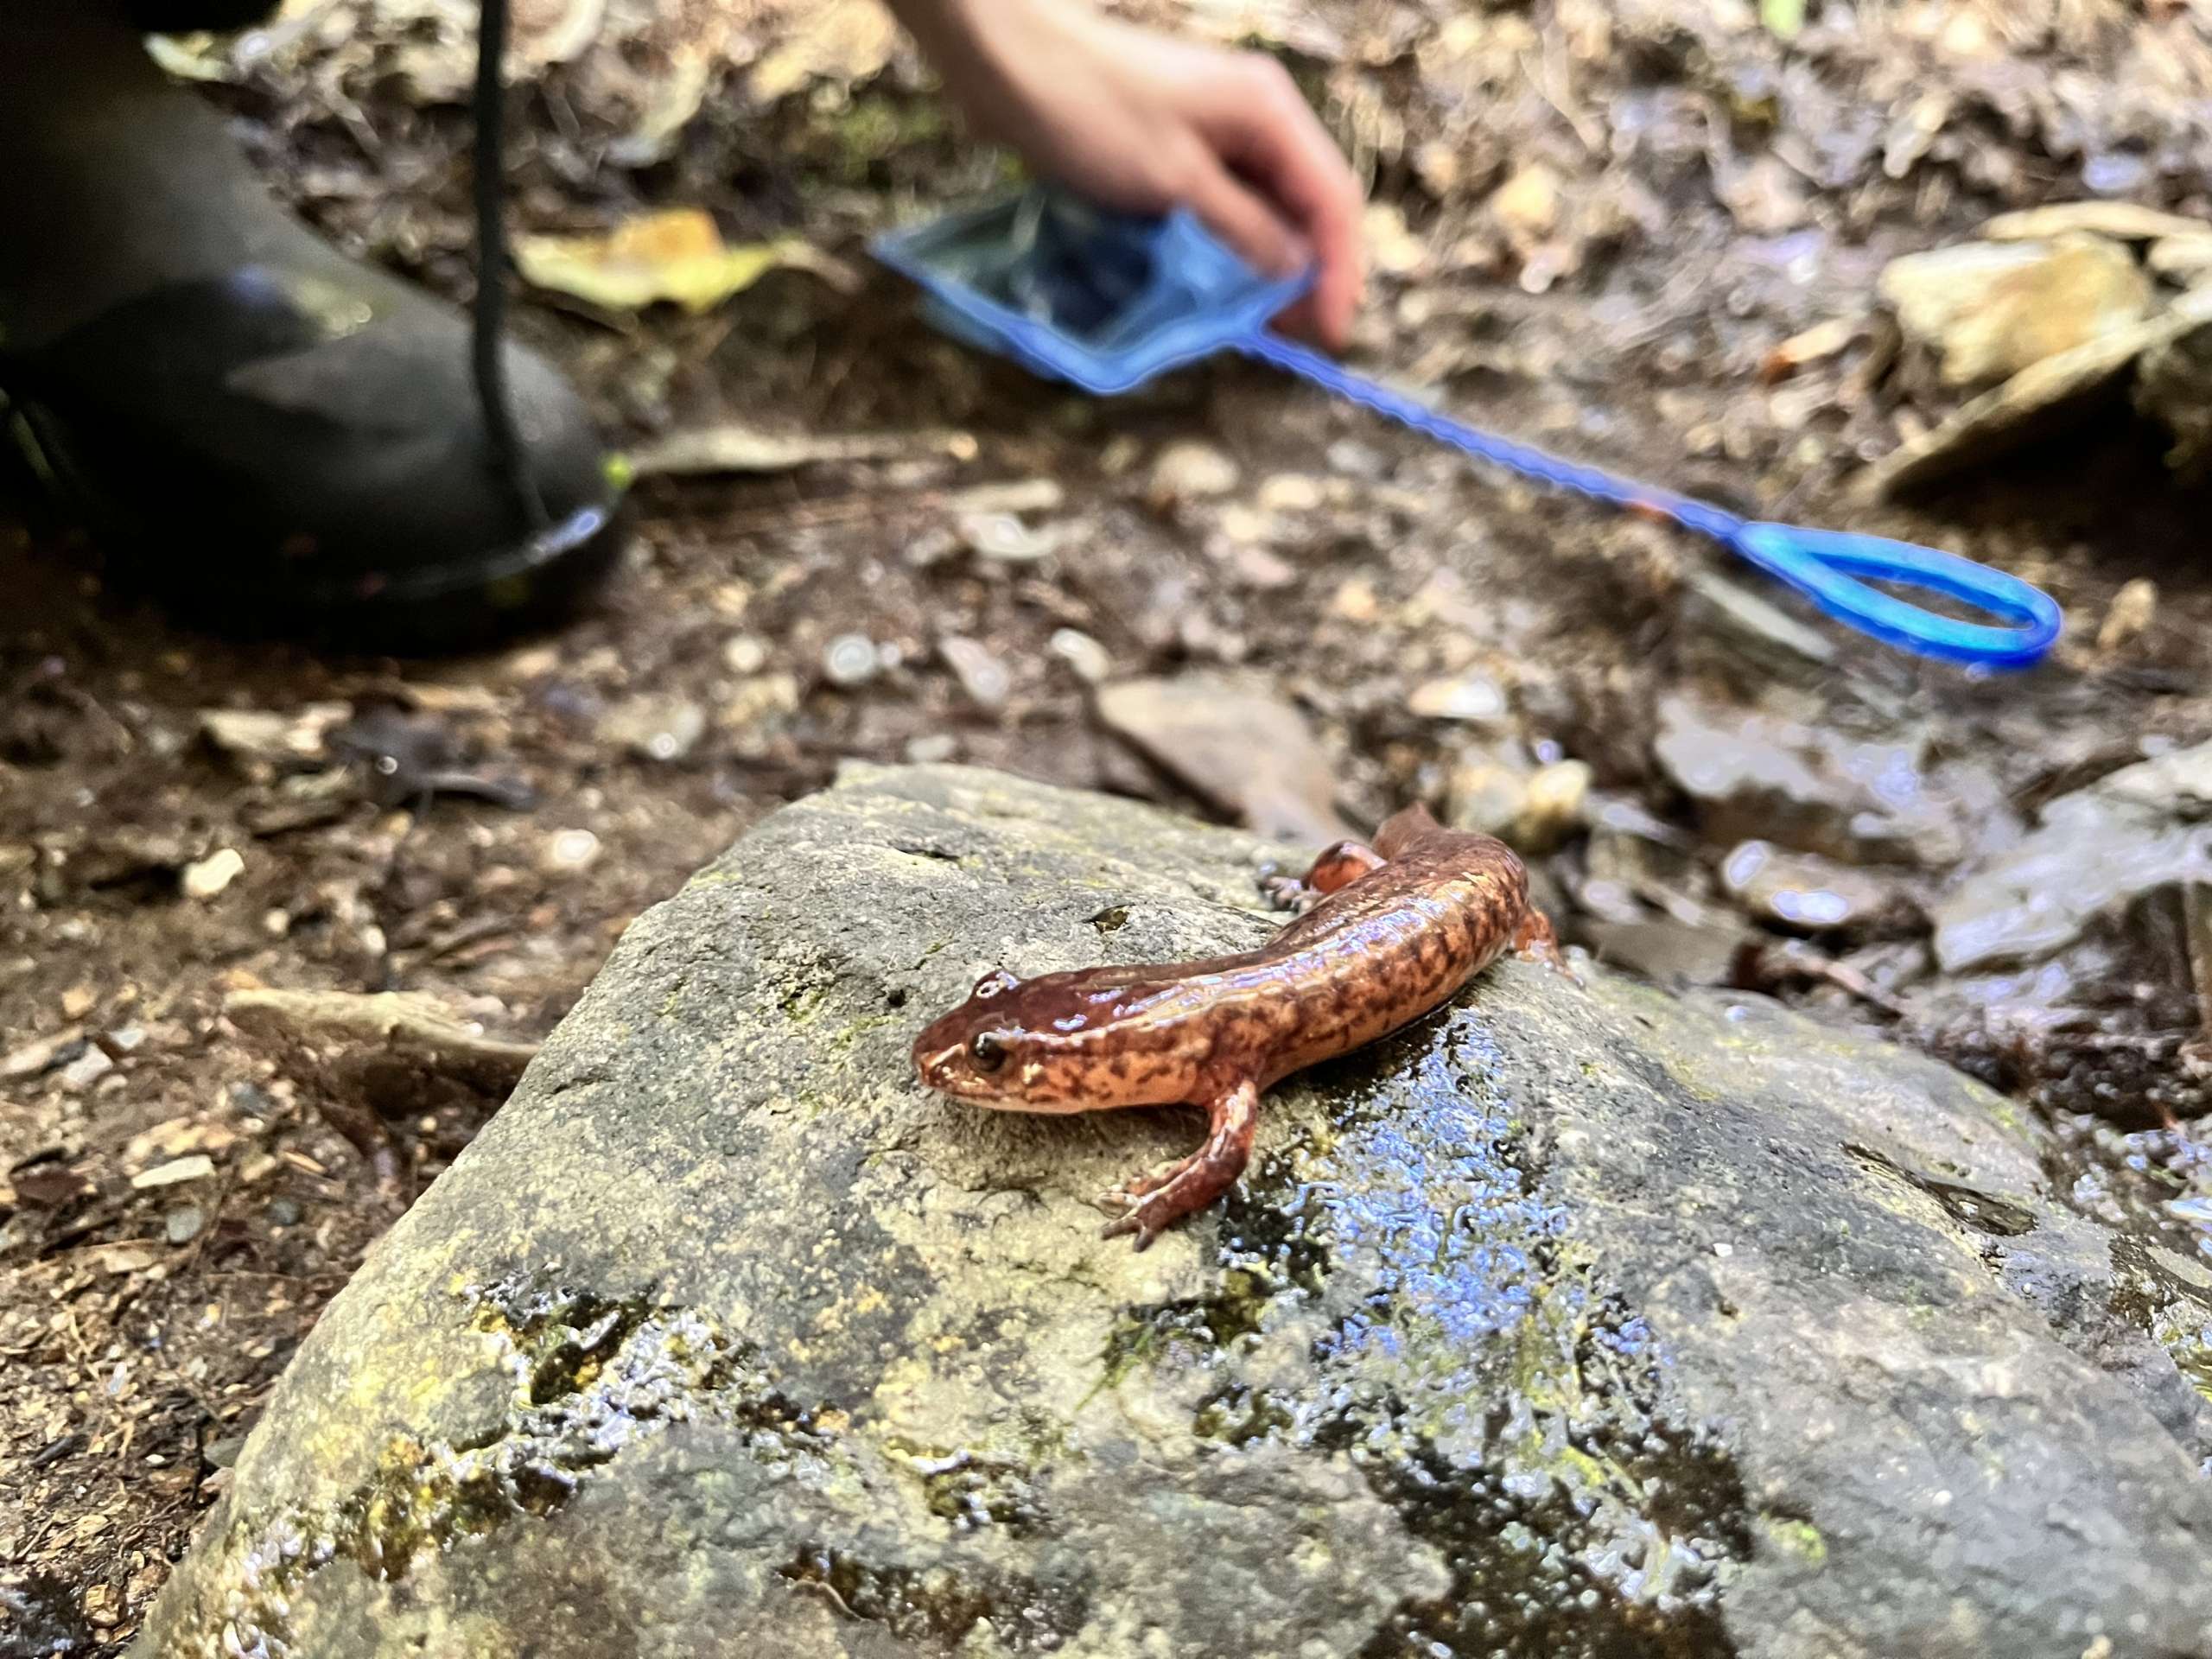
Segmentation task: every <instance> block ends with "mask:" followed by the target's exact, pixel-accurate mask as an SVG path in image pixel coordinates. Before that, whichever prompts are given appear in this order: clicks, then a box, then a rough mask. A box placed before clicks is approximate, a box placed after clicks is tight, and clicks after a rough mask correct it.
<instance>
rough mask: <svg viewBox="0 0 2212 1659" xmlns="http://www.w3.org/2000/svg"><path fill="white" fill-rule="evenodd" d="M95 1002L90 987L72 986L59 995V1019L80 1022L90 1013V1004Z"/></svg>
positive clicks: (95, 999)
mask: <svg viewBox="0 0 2212 1659" xmlns="http://www.w3.org/2000/svg"><path fill="white" fill-rule="evenodd" d="M97 1000H98V999H97V998H96V997H95V996H94V995H93V992H92V987H91V986H89V985H72V986H71V987H70V988H68V989H67V990H66V991H64V992H62V993H61V1017H62V1018H63V1019H65V1020H81V1019H83V1018H84V1017H85V1016H86V1014H90V1013H91V1012H92V1004H93V1002H94V1001H97Z"/></svg>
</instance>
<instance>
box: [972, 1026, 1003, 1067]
mask: <svg viewBox="0 0 2212 1659" xmlns="http://www.w3.org/2000/svg"><path fill="white" fill-rule="evenodd" d="M968 1053H969V1058H971V1059H973V1060H974V1061H975V1062H976V1070H977V1071H997V1070H998V1069H999V1068H1000V1067H1001V1066H1002V1065H1005V1064H1006V1043H1005V1041H1004V1039H1001V1037H1000V1036H999V1035H998V1033H996V1032H990V1031H979V1032H977V1033H976V1040H975V1041H974V1042H972V1043H970V1044H969V1045H968Z"/></svg>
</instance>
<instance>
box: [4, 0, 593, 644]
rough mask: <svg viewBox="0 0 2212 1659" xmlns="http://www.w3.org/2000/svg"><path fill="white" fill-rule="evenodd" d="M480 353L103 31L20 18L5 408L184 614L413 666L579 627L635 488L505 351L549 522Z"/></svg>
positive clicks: (58, 18) (38, 453) (77, 22)
mask: <svg viewBox="0 0 2212 1659" xmlns="http://www.w3.org/2000/svg"><path fill="white" fill-rule="evenodd" d="M209 3H210V0H195V4H194V5H193V6H184V5H180V4H178V3H176V0H167V3H166V4H165V5H164V7H163V9H164V10H166V11H167V12H168V13H170V14H175V15H177V16H178V17H179V21H182V17H183V15H184V14H186V13H188V12H189V11H191V10H200V11H206V10H207V9H208V6H209ZM214 3H215V9H216V10H219V11H226V12H228V13H230V14H232V15H233V16H234V17H235V15H236V14H238V13H239V12H241V11H242V10H244V7H243V6H242V5H241V3H240V0H214ZM142 5H143V0H142ZM87 13H90V14H92V16H86V14H87ZM469 343H470V340H469V331H468V327H467V322H466V321H465V320H464V319H463V318H462V317H461V315H459V314H458V313H456V312H455V311H454V310H452V309H451V308H448V307H447V306H445V305H443V304H442V303H440V302H437V301H435V300H434V299H432V298H431V297H429V296H427V295H424V294H423V293H421V292H419V291H417V290H416V289H413V288H410V287H409V286H408V285H406V284H405V283H401V282H399V281H397V279H395V278H393V277H389V276H386V275H385V274H384V273H382V272H379V271H377V270H371V269H368V268H366V267H365V266H362V265H359V264H354V263H353V262H351V261H349V260H347V259H346V258H344V257H341V256H340V254H339V253H338V252H337V251H335V250H334V249H332V248H330V247H328V246H327V245H325V244H324V243H323V242H322V241H321V240H320V239H319V238H316V237H315V236H314V235H313V234H312V233H310V232H308V230H307V229H306V228H305V227H304V226H302V225H300V224H299V223H297V222H296V220H294V219H292V218H291V217H290V216H289V214H288V213H285V212H283V210H282V209H281V208H280V207H278V206H277V204H276V203H275V201H273V200H271V199H270V197H269V195H268V194H266V193H265V192H264V189H263V188H262V187H261V184H260V181H258V180H257V178H255V176H254V175H253V174H252V172H251V168H248V167H247V165H246V163H245V159H244V157H243V156H240V155H239V154H238V151H237V149H235V147H234V146H233V145H232V143H231V141H230V138H229V136H228V134H227V133H226V132H225V131H224V130H223V123H222V120H221V118H220V117H219V116H218V115H217V114H216V113H215V111H213V110H212V109H211V108H209V107H207V105H205V104H203V103H202V102H201V101H200V99H198V98H197V97H195V96H194V95H193V94H192V93H190V92H186V91H185V90H183V89H181V88H179V87H175V86H171V85H170V84H169V83H168V81H167V80H166V79H164V78H163V77H162V75H161V73H160V72H159V71H158V70H156V68H155V67H154V66H153V64H152V62H151V61H150V60H149V59H148V58H147V56H146V54H145V51H144V48H143V42H142V41H140V40H139V38H138V37H137V35H135V34H133V33H132V32H131V31H130V29H128V28H127V27H126V26H125V25H124V22H121V21H119V20H117V19H116V18H115V17H114V16H113V15H112V14H111V13H110V12H109V11H108V10H106V8H105V7H103V6H100V5H98V4H92V5H86V4H84V3H82V0H0V396H4V397H5V398H6V399H7V401H8V403H9V404H10V405H11V407H12V412H13V421H12V424H13V426H14V428H15V431H16V436H17V438H18V439H19V440H27V441H28V442H29V446H30V447H31V448H33V449H34V450H35V461H36V465H37V466H38V467H39V469H40V470H41V473H42V474H44V475H45V476H47V477H48V479H49V480H51V481H52V482H53V483H54V484H55V485H56V486H58V487H59V488H60V490H61V491H62V492H63V493H64V494H65V496H66V498H67V499H68V500H69V501H70V502H71V504H72V505H73V507H74V508H75V510H76V511H78V512H80V513H81V514H83V515H84V516H85V517H86V519H87V521H88V522H89V523H90V524H91V525H92V528H93V529H94V531H96V533H97V534H99V537H101V539H102V541H103V542H104V543H105V544H107V545H108V546H109V547H110V548H111V550H113V551H115V552H116V553H118V555H120V556H124V558H126V559H127V560H128V562H129V563H130V564H132V565H133V566H134V567H136V568H137V569H139V570H140V571H142V572H143V576H144V578H145V580H146V581H147V582H149V585H151V586H153V587H154V588H156V590H157V591H159V592H160V593H162V594H164V595H166V596H167V597H168V598H169V599H170V600H171V601H173V602H175V604H176V605H177V606H179V607H181V608H184V609H187V610H188V612H189V613H191V614H192V615H193V616H194V617H195V618H196V619H197V620H203V621H207V622H212V623H215V624H219V625H227V626H241V625H242V626H247V627H250V628H252V629H255V630H270V629H276V630H282V631H285V632H295V633H304V634H308V635H310V636H312V637H315V638H317V639H321V640H323V641H325V642H327V643H329V644H332V645H342V646H348V647H353V648H357V649H365V650H380V651H395V652H425V651H438V650H444V649H449V648H454V647H459V646H463V645H474V644H479V643H483V642H486V641H487V640H488V639H492V638H494V637H497V636H499V635H500V634H503V633H506V632H512V631H514V630H515V629H517V628H518V627H522V626H533V625H536V624H537V623H540V622H543V621H547V620H552V619H554V618H555V617H556V616H557V615H558V614H559V613H561V612H563V610H565V609H567V608H568V607H569V606H570V605H571V604H572V603H573V601H575V599H576V598H577V597H579V596H580V595H581V594H582V593H583V592H584V591H586V590H587V589H588V588H589V587H590V586H591V585H592V584H593V583H594V582H595V581H596V579H597V578H598V577H600V576H601V575H603V574H604V572H605V571H606V570H607V568H608V566H609V565H610V564H611V563H612V562H613V557H614V555H615V553H616V552H617V551H618V550H619V546H620V528H619V512H618V492H617V491H616V490H615V488H614V487H613V485H612V484H611V482H610V481H609V477H608V473H607V467H606V465H605V461H604V458H603V454H602V451H601V447H600V444H599V442H598V440H597V438H596V437H595V435H594V433H593V431H592V428H591V423H590V421H589V419H588V416H587V415H586V413H585V411H584V410H583V407H582V404H581V403H580V402H579V400H578V399H577V397H576V396H575V393H574V392H573V391H571V390H570V389H569V386H568V385H566V384H565V383H564V382H563V380H562V378H560V377H559V375H557V374H556V372H554V370H553V369H552V368H551V367H550V365H548V364H546V363H545V362H544V361H543V359H539V358H537V357H536V356H535V355H533V354H531V353H527V352H524V351H523V350H521V349H520V348H518V347H516V346H512V345H510V346H507V347H506V350H505V359H504V360H505V365H506V378H507V382H508V387H509V393H508V396H509V402H510V404H511V406H512V410H513V413H514V418H515V424H516V427H517V429H518V433H519V435H520V437H521V441H522V449H523V455H524V466H525V469H526V471H527V474H528V478H529V482H530V483H531V485H533V486H534V490H535V494H536V496H537V503H536V504H535V505H536V506H537V509H538V511H537V512H532V511H531V506H530V505H526V501H525V497H526V495H527V494H528V493H529V492H528V491H518V490H517V489H516V488H515V480H513V478H512V475H510V474H503V473H502V472H501V471H500V469H499V468H498V467H496V466H495V465H494V464H493V457H492V454H491V450H490V446H489V444H488V443H487V441H486V429H485V423H484V420H483V417H482V415H481V412H480V405H479V403H478V400H477V396H476V391H475V389H474V382H473V380H472V378H471V371H470V359H469Z"/></svg>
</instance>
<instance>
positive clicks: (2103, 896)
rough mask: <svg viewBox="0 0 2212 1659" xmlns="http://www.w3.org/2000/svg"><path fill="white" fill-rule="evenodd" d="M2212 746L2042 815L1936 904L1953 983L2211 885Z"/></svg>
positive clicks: (2101, 786) (2177, 755) (1941, 949)
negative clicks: (2136, 906)
mask: <svg viewBox="0 0 2212 1659" xmlns="http://www.w3.org/2000/svg"><path fill="white" fill-rule="evenodd" d="M2209 817H2212V743H2207V744H2200V745H2198V746H2197V747H2194V748H2189V749H2178V750H2176V751H2175V752H2174V753H2171V754H2165V755H2161V756H2159V757H2158V759H2157V760H2145V761H2143V762H2142V763H2140V764H2139V765H2137V766H2127V767H2124V768H2122V769H2121V770H2120V771H2119V772H2113V774H2112V775H2111V776H2110V777H2108V778H2105V779H2101V780H2100V781H2098V782H2097V783H2094V784H2092V785H2090V786H2089V787H2088V788H2087V789H2082V790H2076V791H2074V793H2072V794H2070V795H2062V796H2061V797H2059V798H2057V799H2056V800H2055V801H2052V802H2050V804H2048V805H2046V806H2045V807H2044V809H2043V813H2042V817H2041V820H2040V822H2039V823H2038V824H2037V827H2036V829H2034V830H2033V831H2032V832H2031V833H2030V834H2029V835H2028V836H2026V837H2025V838H2024V840H2022V841H2021V842H2019V844H2018V845H2017V846H2015V847H2013V848H2012V849H2009V850H2007V851H2005V852H2004V853H2000V854H1999V855H1997V856H1996V857H1994V858H1993V859H1991V860H1989V861H1986V863H1984V864H1982V865H1980V867H1978V868H1975V869H1974V870H1973V871H1972V872H1971V873H1970V874H1968V875H1967V877H1966V879H1965V880H1962V881H1961V882H1960V883H1959V885H1958V886H1957V887H1955V888H1953V889H1952V891H1951V892H1949V893H1947V894H1945V895H1944V897H1943V898H1942V900H1941V901H1940V902H1939V903H1938V904H1937V905H1936V910H1935V921H1936V960H1937V962H1939V963H1941V964H1942V968H1943V971H1944V972H1945V973H1947V974H1961V973H1971V972H1974V971H1978V970H1980V969H1986V968H1992V967H1997V966H2001V965H2007V964H2012V963H2024V962H2035V961H2038V960H2040V959H2042V958H2043V957H2048V956H2050V955H2052V954H2053V953H2055V952H2056V951H2058V950H2063V949H2064V948H2065V947H2066V946H2067V945H2069V944H2072V943H2073V942H2074V941H2075V940H2076V939H2078V938H2081V937H2082V934H2083V933H2085V932H2087V931H2088V929H2089V928H2090V926H2091V925H2092V924H2094V923H2095V922H2096V921H2098V920H2099V919H2100V918H2115V917H2117V916H2118V915H2119V913H2120V912H2122V911H2123V910H2125V909H2126V906H2129V905H2130V904H2133V902H2134V901H2135V900H2137V899H2140V898H2142V897H2143V896H2144V895H2145V894H2146V893H2155V892H2157V891H2158V890H2159V889H2160V888H2171V887H2178V886H2180V885H2182V884H2183V883H2184V882H2202V881H2205V880H2212V823H2208V822H2206V820H2207V819H2208V818H2209Z"/></svg>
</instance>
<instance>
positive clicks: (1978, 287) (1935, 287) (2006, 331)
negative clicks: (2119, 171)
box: [1881, 232, 2152, 386]
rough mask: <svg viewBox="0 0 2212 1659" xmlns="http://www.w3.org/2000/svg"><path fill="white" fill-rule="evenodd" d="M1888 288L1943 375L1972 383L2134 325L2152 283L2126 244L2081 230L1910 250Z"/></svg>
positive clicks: (1897, 262)
mask: <svg viewBox="0 0 2212 1659" xmlns="http://www.w3.org/2000/svg"><path fill="white" fill-rule="evenodd" d="M1881 296H1882V298H1883V299H1884V300H1885V301H1886V302H1888V303H1889V304H1890V305H1891V308H1893V309H1895V311H1896V312H1897V323H1898V326H1899V327H1902V328H1903V329H1904V333H1905V336H1906V338H1907V339H1909V340H1917V341H1919V342H1921V343H1922V344H1923V345H1925V346H1929V347H1931V348H1932V349H1933V350H1935V351H1936V353H1938V354H1939V355H1940V357H1941V358H1942V372H1943V378H1944V379H1945V380H1946V381H1948V383H1949V384H1951V385H1955V386H1964V385H1975V384H1977V383H1980V382H1982V381H1987V380H1996V379H2002V378H2006V377H2007V376H2011V375H2015V374H2018V372H2020V371H2021V370H2023V369H2024V368H2027V367H2028V366H2030V365H2031V364H2036V363H2040V362H2041V361H2043V359H2045V358H2047V357H2056V355H2057V354H2058V353H2061V352H2070V351H2073V350H2075V348H2077V347H2079V346H2086V345H2088V343H2089V342H2090V341H2092V340H2101V339H2102V338H2104V337H2105V336H2107V335H2108V334H2117V333H2119V332H2120V331H2121V330H2123V329H2126V328H2130V327H2133V326H2134V325H2135V324H2136V323H2139V322H2140V321H2142V319H2143V315H2144V314H2145V312H2147V311H2148V310H2149V309H2150V308H2151V302H2152V288H2151V279H2150V278H2149V277H2146V276H2145V274H2144V272H2143V269H2142V267H2141V266H2139V265H2138V264H2136V263H2135V259H2134V257H2133V255H2132V254H2130V253H2129V252H2128V251H2127V250H2126V248H2124V247H2122V246H2121V245H2120V244H2119V243H2117V242H2113V241H2108V240H2107V239H2106V238H2103V237H2101V236H2086V235H2082V234H2081V233H2079V232H2072V233H2069V234H2067V235H2065V236H2062V237H2060V238H2057V239H2056V240H2055V241H2051V242H1964V243H1961V244H1958V245H1955V246H1953V247H1948V248H1935V249H1931V250H1929V251H1928V252H1926V253H1913V254H1907V255H1905V256H1904V257H1902V258H1899V259H1894V260H1892V261H1891V263H1890V265H1889V268H1888V269H1887V270H1885V271H1884V272H1883V273H1882V280H1881Z"/></svg>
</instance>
